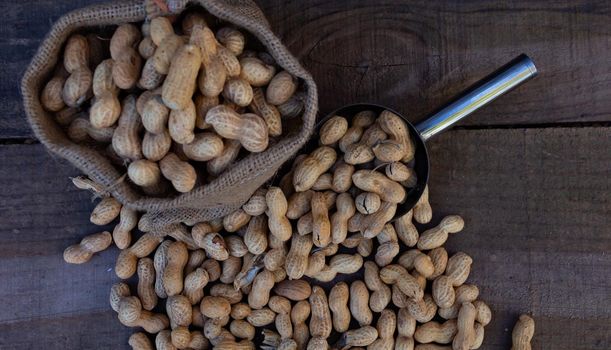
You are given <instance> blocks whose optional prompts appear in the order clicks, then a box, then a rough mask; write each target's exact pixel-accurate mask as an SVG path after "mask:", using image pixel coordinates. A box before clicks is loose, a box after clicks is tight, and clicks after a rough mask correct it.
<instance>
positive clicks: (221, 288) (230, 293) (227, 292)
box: [210, 281, 243, 304]
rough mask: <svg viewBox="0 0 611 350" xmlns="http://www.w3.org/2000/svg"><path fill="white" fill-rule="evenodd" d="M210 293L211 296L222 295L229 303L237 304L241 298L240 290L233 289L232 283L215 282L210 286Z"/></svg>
mask: <svg viewBox="0 0 611 350" xmlns="http://www.w3.org/2000/svg"><path fill="white" fill-rule="evenodd" d="M210 295H212V296H213V297H223V298H225V299H227V301H228V302H229V304H237V303H239V302H240V301H241V300H242V296H243V295H242V292H241V291H240V290H239V289H235V288H234V286H233V285H231V281H230V284H223V283H217V284H215V285H213V286H212V288H210Z"/></svg>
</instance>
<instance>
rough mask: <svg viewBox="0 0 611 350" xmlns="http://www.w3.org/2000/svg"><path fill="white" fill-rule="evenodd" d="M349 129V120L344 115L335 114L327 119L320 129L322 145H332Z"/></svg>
mask: <svg viewBox="0 0 611 350" xmlns="http://www.w3.org/2000/svg"><path fill="white" fill-rule="evenodd" d="M346 130H348V121H347V120H346V118H344V117H340V116H337V115H336V116H333V117H331V118H330V119H329V120H327V121H326V122H325V123H324V124H323V125H322V127H321V128H320V131H319V139H320V144H321V145H325V146H328V145H332V144H334V143H336V142H337V141H339V140H340V139H341V138H342V137H343V136H344V134H346Z"/></svg>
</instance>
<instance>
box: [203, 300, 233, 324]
mask: <svg viewBox="0 0 611 350" xmlns="http://www.w3.org/2000/svg"><path fill="white" fill-rule="evenodd" d="M200 310H201V312H202V314H203V315H204V316H206V317H208V318H216V319H218V318H223V317H226V316H228V315H229V314H230V313H231V304H230V303H229V301H228V300H227V299H225V298H224V297H220V296H216V297H215V296H206V297H204V298H203V299H202V302H201V304H200Z"/></svg>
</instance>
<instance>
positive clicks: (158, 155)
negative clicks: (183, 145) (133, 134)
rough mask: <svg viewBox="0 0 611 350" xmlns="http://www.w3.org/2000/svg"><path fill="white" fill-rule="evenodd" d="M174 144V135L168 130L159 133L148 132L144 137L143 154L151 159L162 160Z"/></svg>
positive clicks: (154, 160)
mask: <svg viewBox="0 0 611 350" xmlns="http://www.w3.org/2000/svg"><path fill="white" fill-rule="evenodd" d="M171 146H172V137H171V136H170V133H169V132H168V131H167V130H164V131H162V132H161V133H159V134H153V133H150V132H146V133H145V134H144V137H143V138H142V154H143V155H144V157H145V158H146V159H148V160H150V161H153V162H157V161H160V160H161V159H162V158H163V157H164V156H166V154H168V151H169V150H170V147H171Z"/></svg>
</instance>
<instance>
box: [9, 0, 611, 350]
mask: <svg viewBox="0 0 611 350" xmlns="http://www.w3.org/2000/svg"><path fill="white" fill-rule="evenodd" d="M94 2H101V1H92V0H77V1H67V0H56V1H48V0H47V1H32V0H24V1H20V2H15V3H9V2H3V3H0V11H1V13H2V14H3V16H4V23H3V25H1V26H0V73H2V76H3V79H2V80H0V164H2V166H1V167H0V184H2V186H1V188H0V209H1V210H0V235H1V237H2V238H3V239H2V240H1V241H0V298H2V300H3V301H4V306H3V312H2V313H0V348H1V349H32V348H43V347H44V348H46V349H119V348H128V347H127V337H128V336H129V334H130V330H128V329H126V328H124V327H122V326H121V325H120V324H119V322H118V321H117V320H116V316H115V315H114V313H113V312H112V311H110V309H109V307H108V302H107V297H108V290H109V288H110V285H111V284H112V283H113V282H114V281H116V280H117V278H116V276H115V275H114V271H113V265H114V264H113V262H114V259H115V257H116V255H117V251H116V250H115V249H112V250H109V251H107V252H104V253H102V254H100V255H98V256H96V257H95V258H94V259H92V261H91V262H90V263H89V264H87V265H82V266H72V265H67V264H65V263H63V260H62V257H61V252H62V250H63V249H64V247H65V246H67V245H69V244H72V243H75V242H77V241H78V240H79V239H80V237H82V236H83V235H85V234H88V233H93V232H95V231H97V230H99V229H98V228H96V227H94V226H93V225H91V224H89V222H88V217H89V211H90V210H91V208H92V207H93V203H92V202H91V201H90V196H89V195H88V194H87V193H84V192H78V191H76V190H74V189H73V188H72V187H71V184H70V181H69V177H70V176H74V175H78V173H77V172H76V171H75V170H74V169H73V168H72V167H71V166H70V165H68V164H67V163H66V162H65V161H62V160H60V159H57V158H55V157H53V156H51V155H50V154H49V153H48V152H47V151H46V150H45V149H44V147H43V146H41V145H40V144H37V143H36V142H35V141H32V140H30V139H31V138H32V134H31V132H30V130H29V128H28V127H27V123H26V121H25V118H24V115H23V111H22V108H21V105H20V100H19V92H18V89H17V86H18V82H19V79H20V77H21V74H22V72H23V71H24V69H25V67H26V65H27V62H28V60H29V58H30V57H31V56H32V54H33V52H34V51H35V49H36V47H37V45H38V44H39V42H40V40H41V39H42V38H43V36H44V34H45V33H46V32H47V30H48V29H49V26H50V24H51V22H52V21H53V20H55V19H57V18H58V17H59V16H60V14H62V13H64V12H66V11H69V10H70V9H73V8H77V7H81V6H83V5H86V4H88V3H94ZM259 3H260V4H261V6H262V8H263V10H264V12H265V14H266V15H267V16H268V18H269V20H270V22H271V23H272V27H273V28H274V30H275V31H276V33H278V35H279V36H281V37H282V38H283V39H284V41H285V42H286V43H287V45H288V46H289V48H290V49H291V51H292V52H293V53H294V54H295V55H297V56H298V57H299V58H300V59H301V60H302V62H303V63H304V64H305V65H306V66H307V67H308V68H309V69H310V71H311V72H312V74H313V75H314V77H315V78H316V80H317V82H318V86H319V90H320V96H321V99H320V103H321V113H322V114H324V113H326V112H329V111H331V110H333V109H334V108H336V107H339V106H341V105H343V104H346V103H351V102H357V101H375V102H378V103H381V104H386V105H388V106H391V107H394V108H396V109H398V110H399V111H401V112H404V113H405V114H406V115H408V116H409V117H410V119H411V120H413V121H417V120H419V119H420V118H422V117H423V116H424V115H426V113H427V112H428V111H431V110H432V109H434V108H435V107H437V106H439V104H441V103H443V101H445V100H447V98H449V97H450V96H452V95H453V94H455V93H457V92H459V91H461V90H462V89H464V88H465V87H466V86H468V85H469V84H470V83H471V82H473V81H475V80H477V79H479V78H480V77H482V76H483V75H486V74H487V73H489V72H490V71H491V70H493V69H494V68H495V67H497V66H498V65H499V64H502V63H504V62H505V61H507V60H508V59H510V58H512V57H513V56H515V55H517V54H519V53H521V52H526V53H528V54H530V55H531V56H532V57H533V59H534V60H535V62H536V64H537V66H538V68H539V70H540V72H541V75H540V76H539V77H538V78H537V79H536V80H534V81H532V82H529V83H528V84H527V85H526V86H524V87H522V88H520V89H518V90H516V91H514V92H512V93H511V94H510V95H508V96H506V97H503V98H502V99H501V100H499V101H497V102H495V103H494V104H493V105H492V106H489V107H487V108H486V109H485V110H483V111H480V112H478V113H476V115H474V116H473V117H472V118H470V119H469V120H468V121H465V122H464V123H462V124H461V125H462V127H461V129H460V130H452V131H449V132H447V133H445V134H443V135H441V136H440V137H439V138H436V139H434V140H431V141H430V143H429V146H430V155H431V159H432V175H431V202H432V205H433V208H434V211H435V213H436V220H437V219H439V218H440V217H441V216H442V215H444V214H450V213H458V214H461V215H463V216H464V217H465V219H466V223H467V226H466V229H465V231H464V232H461V233H459V234H456V235H453V236H451V238H450V241H449V249H450V251H452V252H455V251H465V252H466V253H468V254H470V255H472V256H473V257H474V261H475V262H474V267H473V272H472V275H471V278H470V280H471V281H473V282H474V283H476V284H477V285H478V286H479V287H480V291H481V296H482V298H483V299H484V300H486V301H487V302H489V304H490V305H491V307H492V309H493V311H494V317H493V322H492V323H491V324H490V325H489V326H488V327H486V340H485V342H484V346H483V347H482V348H484V349H494V350H496V349H499V350H500V349H508V348H509V346H510V345H509V344H510V334H511V328H512V326H513V324H514V322H515V320H516V318H517V315H518V314H519V313H522V312H528V313H531V314H533V316H534V318H535V320H536V322H537V327H536V332H535V339H534V341H533V344H534V348H535V349H560V350H564V349H567V350H568V349H609V348H611V331H610V329H611V308H610V307H609V305H611V292H610V291H611V278H610V273H609V271H611V255H609V251H611V231H610V229H609V217H610V216H611V179H610V176H609V174H610V173H611V152H610V151H609V150H610V149H611V118H610V117H609V115H610V114H611V99H609V98H608V96H609V94H610V93H611V84H609V80H610V78H611V68H609V67H611V66H610V65H609V63H611V62H610V61H609V60H610V59H609V57H611V55H610V54H611V47H610V46H611V40H610V38H611V22H609V20H608V15H609V13H610V12H611V5H610V4H609V3H608V2H606V1H555V2H547V1H538V2H534V1H512V2H505V1H466V2H460V3H458V2H454V1H434V2H428V1H383V2H381V1H344V0H342V1H332V2H329V1H322V0H316V1H314V0H308V1H298V0H293V1H278V0H276V1H259ZM49 18H50V20H49Z"/></svg>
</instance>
